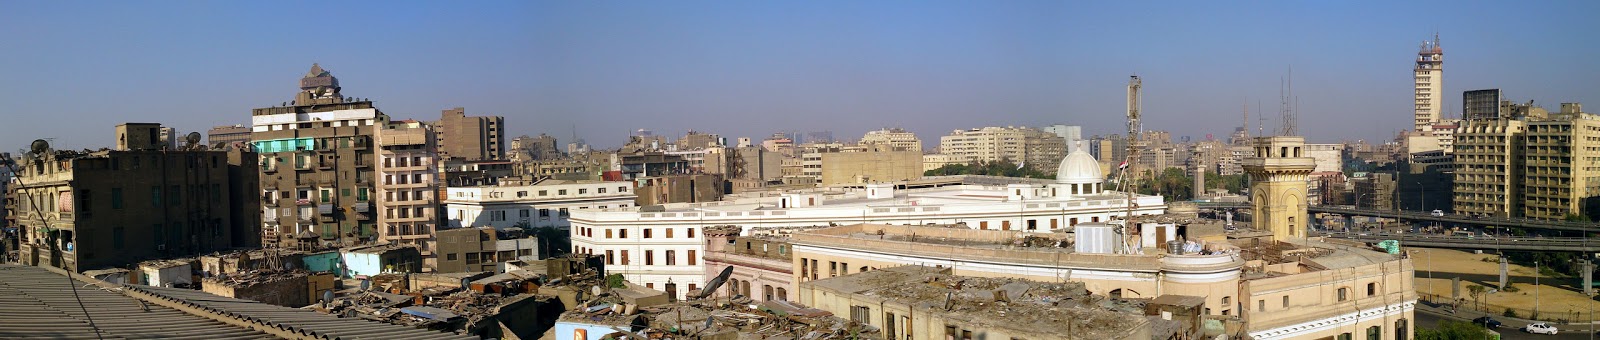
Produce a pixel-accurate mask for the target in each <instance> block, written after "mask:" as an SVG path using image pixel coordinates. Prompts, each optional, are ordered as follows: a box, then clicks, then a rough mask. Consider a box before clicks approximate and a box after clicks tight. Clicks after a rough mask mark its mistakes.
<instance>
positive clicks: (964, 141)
mask: <svg viewBox="0 0 1600 340" xmlns="http://www.w3.org/2000/svg"><path fill="white" fill-rule="evenodd" d="M939 153H942V154H946V155H955V156H959V157H962V158H963V159H965V160H966V161H968V162H972V161H982V162H996V161H1001V160H1005V161H1010V162H1012V163H1016V164H1025V165H1031V166H1034V168H1035V169H1039V170H1040V171H1043V172H1046V173H1049V172H1055V171H1056V167H1055V166H1056V164H1057V163H1058V162H1060V161H1061V159H1062V158H1064V157H1066V155H1067V147H1066V140H1065V139H1062V138H1061V137H1060V136H1057V135H1056V134H1053V133H1048V132H1044V131H1043V130H1038V129H1034V128H1028V127H1021V128H1019V127H984V128H976V129H970V130H956V131H952V132H951V133H950V134H949V135H946V136H942V137H939Z"/></svg>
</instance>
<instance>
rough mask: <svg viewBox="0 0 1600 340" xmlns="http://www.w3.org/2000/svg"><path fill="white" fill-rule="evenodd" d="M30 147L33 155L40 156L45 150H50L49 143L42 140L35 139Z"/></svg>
mask: <svg viewBox="0 0 1600 340" xmlns="http://www.w3.org/2000/svg"><path fill="white" fill-rule="evenodd" d="M32 146H33V153H39V154H42V153H44V151H45V150H49V149H50V142H46V141H45V140H43V139H35V140H33V144H32Z"/></svg>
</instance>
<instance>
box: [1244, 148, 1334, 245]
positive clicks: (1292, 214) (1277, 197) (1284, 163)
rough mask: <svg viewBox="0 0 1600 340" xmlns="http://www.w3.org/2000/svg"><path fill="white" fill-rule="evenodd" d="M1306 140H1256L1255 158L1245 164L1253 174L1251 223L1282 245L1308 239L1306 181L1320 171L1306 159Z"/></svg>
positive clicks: (1249, 172) (1311, 161)
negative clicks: (1287, 241) (1314, 172)
mask: <svg viewBox="0 0 1600 340" xmlns="http://www.w3.org/2000/svg"><path fill="white" fill-rule="evenodd" d="M1305 145H1306V140H1305V137H1300V136H1274V137H1256V140H1255V145H1253V147H1254V148H1255V156H1254V157H1250V158H1246V159H1245V160H1244V164H1243V165H1244V171H1245V173H1248V174H1250V205H1251V211H1250V212H1251V213H1252V215H1251V221H1252V222H1251V223H1254V225H1255V228H1256V229H1257V230H1268V231H1272V239H1273V240H1278V241H1284V240H1291V239H1304V238H1306V225H1307V223H1308V222H1307V221H1306V180H1307V179H1309V178H1310V176H1311V171H1312V170H1315V169H1316V168H1317V163H1316V160H1315V159H1313V158H1311V157H1306V156H1305Z"/></svg>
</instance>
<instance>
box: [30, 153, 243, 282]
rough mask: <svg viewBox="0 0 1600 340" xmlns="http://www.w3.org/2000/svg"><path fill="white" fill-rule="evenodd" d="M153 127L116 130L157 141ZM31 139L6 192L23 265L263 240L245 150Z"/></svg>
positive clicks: (92, 265)
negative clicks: (69, 144)
mask: <svg viewBox="0 0 1600 340" xmlns="http://www.w3.org/2000/svg"><path fill="white" fill-rule="evenodd" d="M129 125H135V126H138V128H134V129H125V128H126V127H127V126H129ZM139 125H149V126H139ZM160 130H161V128H160V125H158V124H124V125H119V126H118V134H119V138H126V139H127V140H140V141H151V140H159V138H160V133H161V132H160ZM152 133H153V134H152ZM34 143H35V144H34V148H33V150H32V151H30V152H28V154H27V155H26V156H24V159H23V161H22V162H19V164H17V165H18V169H17V170H18V173H17V174H16V176H17V179H16V183H13V184H14V185H13V186H12V187H11V188H9V189H8V190H10V192H9V195H11V197H12V198H13V199H15V200H16V201H15V202H16V203H15V204H14V205H12V206H9V207H8V208H9V209H13V211H10V212H9V214H10V215H11V216H12V217H13V218H15V222H16V226H15V227H16V228H17V229H18V231H17V233H16V235H17V237H18V238H19V239H18V247H19V249H18V250H20V252H19V253H20V256H19V260H20V261H22V262H23V263H25V264H28V265H37V266H50V267H56V268H62V269H66V270H69V271H73V272H79V271H83V270H87V269H97V268H107V267H125V266H128V265H131V264H134V263H138V262H139V261H143V260H149V259H161V258H173V257H182V256H193V255H199V254H205V253H211V252H217V251H225V250H230V249H234V248H242V247H257V246H259V245H260V244H261V239H260V238H259V235H260V231H259V226H260V222H259V216H260V215H259V214H257V213H256V211H257V209H258V208H257V204H256V201H257V200H258V199H259V196H257V193H258V192H259V189H257V187H256V186H255V181H256V178H255V177H256V172H255V168H256V165H255V162H256V157H255V155H254V153H253V152H250V151H249V150H248V149H230V150H210V149H204V150H202V149H187V150H167V149H165V147H164V146H162V145H160V144H155V145H149V144H147V145H134V146H130V147H122V146H120V145H119V147H118V148H116V149H112V150H105V151H98V152H93V153H82V152H75V151H70V150H54V149H51V148H50V147H49V143H47V142H45V141H42V140H41V141H36V142H34Z"/></svg>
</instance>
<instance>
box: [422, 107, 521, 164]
mask: <svg viewBox="0 0 1600 340" xmlns="http://www.w3.org/2000/svg"><path fill="white" fill-rule="evenodd" d="M505 125H506V118H505V117H501V116H483V117H469V116H467V110H466V109H465V108H459V107H458V108H454V109H449V110H444V111H442V112H441V113H440V115H439V121H438V122H436V123H434V124H433V128H434V135H435V138H437V139H438V140H437V142H436V144H438V145H439V154H440V156H441V157H449V158H460V159H465V160H469V161H480V160H498V159H505V158H506V145H505V144H504V143H503V142H504V141H505V140H506V138H505V136H506V135H505V133H506V132H505Z"/></svg>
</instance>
